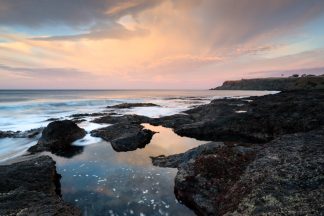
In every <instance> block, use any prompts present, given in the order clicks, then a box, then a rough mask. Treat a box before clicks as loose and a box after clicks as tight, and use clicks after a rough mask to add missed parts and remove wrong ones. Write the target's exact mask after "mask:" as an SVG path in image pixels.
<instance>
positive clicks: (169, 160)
mask: <svg viewBox="0 0 324 216" xmlns="http://www.w3.org/2000/svg"><path fill="white" fill-rule="evenodd" d="M222 146H224V144H223V143H220V142H219V143H216V142H210V143H207V144H204V145H200V146H199V147H197V148H193V149H190V150H188V151H186V152H185V153H180V154H175V155H170V156H164V155H161V156H157V157H151V159H152V163H153V165H154V166H159V167H171V168H177V167H179V166H180V165H181V164H184V163H188V162H189V161H190V160H195V159H196V158H197V157H199V156H201V155H205V154H211V153H214V152H216V150H217V149H219V148H221V147H222Z"/></svg>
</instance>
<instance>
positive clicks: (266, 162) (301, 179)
mask: <svg viewBox="0 0 324 216" xmlns="http://www.w3.org/2000/svg"><path fill="white" fill-rule="evenodd" d="M323 156H324V130H323V129H319V130H315V131H310V132H307V133H298V134H291V135H285V136H282V137H280V138H278V139H275V140H273V141H272V142H270V143H268V144H267V145H266V148H264V149H263V150H262V151H260V152H259V153H258V154H257V156H256V158H255V160H254V161H253V162H252V163H251V164H250V165H249V166H248V167H247V169H246V170H245V171H244V173H243V174H242V175H241V177H240V179H239V181H237V182H236V183H235V185H234V186H233V187H232V190H231V191H230V192H229V193H228V195H227V197H226V199H225V200H223V204H225V203H233V204H234V205H224V206H223V209H222V212H224V213H225V212H227V215H322V214H323V212H324V207H323V200H324V181H323V173H324V157H323Z"/></svg>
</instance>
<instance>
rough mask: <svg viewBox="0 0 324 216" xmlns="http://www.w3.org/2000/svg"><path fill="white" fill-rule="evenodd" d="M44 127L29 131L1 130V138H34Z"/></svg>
mask: <svg viewBox="0 0 324 216" xmlns="http://www.w3.org/2000/svg"><path fill="white" fill-rule="evenodd" d="M42 130H43V128H36V129H31V130H27V131H0V138H7V137H8V138H34V137H35V136H37V135H38V134H40V133H41V132H42Z"/></svg>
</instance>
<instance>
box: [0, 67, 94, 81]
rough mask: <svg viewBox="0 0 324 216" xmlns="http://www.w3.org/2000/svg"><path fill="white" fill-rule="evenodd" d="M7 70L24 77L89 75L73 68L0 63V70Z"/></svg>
mask: <svg viewBox="0 0 324 216" xmlns="http://www.w3.org/2000/svg"><path fill="white" fill-rule="evenodd" d="M1 70H2V71H9V72H11V73H13V74H15V75H19V76H25V77H38V78H39V77H43V78H44V77H45V78H50V77H63V78H64V77H75V76H77V77H80V76H82V77H85V76H89V73H88V72H85V71H80V70H77V69H73V68H29V67H12V66H7V65H2V64H0V71H1Z"/></svg>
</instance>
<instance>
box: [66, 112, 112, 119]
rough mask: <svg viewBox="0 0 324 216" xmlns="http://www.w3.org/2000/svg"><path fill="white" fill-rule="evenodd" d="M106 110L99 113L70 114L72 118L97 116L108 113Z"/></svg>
mask: <svg viewBox="0 0 324 216" xmlns="http://www.w3.org/2000/svg"><path fill="white" fill-rule="evenodd" d="M107 114H108V113H106V112H98V113H79V114H73V115H70V117H71V118H84V117H95V116H104V115H107Z"/></svg>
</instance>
